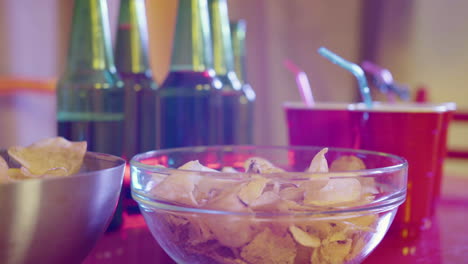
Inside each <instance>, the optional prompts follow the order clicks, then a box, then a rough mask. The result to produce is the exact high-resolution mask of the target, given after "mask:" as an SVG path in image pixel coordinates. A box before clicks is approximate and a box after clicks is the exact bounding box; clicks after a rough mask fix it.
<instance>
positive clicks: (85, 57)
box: [57, 0, 124, 229]
mask: <svg viewBox="0 0 468 264" xmlns="http://www.w3.org/2000/svg"><path fill="white" fill-rule="evenodd" d="M57 121H58V135H59V136H62V137H65V138H67V139H69V140H74V141H81V140H86V141H87V142H88V150H89V151H95V152H102V153H108V154H112V155H116V156H122V146H123V144H122V142H123V139H124V138H123V123H124V89H123V83H122V81H121V80H120V78H119V76H118V74H117V72H116V69H115V65H114V58H113V54H112V46H111V39H110V29H109V19H108V11H107V2H106V0H76V1H75V6H74V9H73V18H72V30H71V39H70V43H69V49H68V61H67V64H66V66H65V71H64V73H63V74H62V75H61V76H60V78H59V81H58V84H57ZM120 209H121V207H120V206H118V208H117V211H116V213H115V216H114V219H113V221H112V222H111V225H110V227H109V228H110V229H114V228H116V227H118V226H120V224H121V223H122V215H121V211H120Z"/></svg>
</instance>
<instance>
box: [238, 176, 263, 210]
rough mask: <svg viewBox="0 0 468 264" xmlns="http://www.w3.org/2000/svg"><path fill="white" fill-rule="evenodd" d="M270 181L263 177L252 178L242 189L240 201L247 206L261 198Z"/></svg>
mask: <svg viewBox="0 0 468 264" xmlns="http://www.w3.org/2000/svg"><path fill="white" fill-rule="evenodd" d="M268 181H269V180H268V179H267V178H264V177H261V176H254V177H252V179H251V180H250V181H249V182H248V183H247V184H245V185H244V186H242V188H241V189H240V191H239V193H238V197H239V199H240V200H241V201H242V202H243V203H245V204H246V205H249V204H251V203H252V202H253V201H255V200H256V199H258V197H260V195H261V194H262V192H263V189H264V188H265V186H266V184H267V183H268Z"/></svg>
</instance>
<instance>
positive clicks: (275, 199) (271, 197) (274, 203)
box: [250, 191, 281, 212]
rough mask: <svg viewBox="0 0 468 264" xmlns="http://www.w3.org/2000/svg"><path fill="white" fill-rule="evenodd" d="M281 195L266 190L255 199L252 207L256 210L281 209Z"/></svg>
mask: <svg viewBox="0 0 468 264" xmlns="http://www.w3.org/2000/svg"><path fill="white" fill-rule="evenodd" d="M280 200H281V197H279V195H278V194H276V193H275V192H272V191H268V192H264V193H263V194H262V195H261V196H260V197H258V198H257V199H256V200H254V201H253V202H252V203H251V204H250V207H251V208H252V209H254V210H255V211H273V212H274V211H279V207H278V206H279V205H280V204H279V202H280Z"/></svg>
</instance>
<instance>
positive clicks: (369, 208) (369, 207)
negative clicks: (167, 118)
mask: <svg viewBox="0 0 468 264" xmlns="http://www.w3.org/2000/svg"><path fill="white" fill-rule="evenodd" d="M223 148H227V149H230V150H233V149H236V148H242V149H269V148H270V149H271V148H275V149H284V150H288V149H296V150H316V151H317V152H318V151H320V150H321V149H322V148H323V147H319V146H259V145H236V146H229V145H218V146H197V147H181V148H172V149H161V150H153V151H148V152H144V153H141V154H137V155H135V156H134V157H133V158H132V160H131V161H130V165H131V192H132V197H133V199H134V200H136V201H137V203H138V204H140V206H142V207H144V208H145V207H146V208H149V209H150V210H153V211H168V212H180V213H195V214H211V215H231V216H239V217H241V216H250V217H252V216H253V217H256V218H271V217H275V218H276V217H312V216H315V217H316V218H314V219H316V220H321V219H324V218H328V217H332V218H333V219H336V217H337V216H336V215H337V214H338V215H344V214H347V213H352V214H353V217H354V216H361V215H366V214H375V213H379V212H385V211H389V210H392V209H394V208H396V207H398V206H399V205H401V204H402V203H403V202H404V201H405V199H406V187H405V188H402V189H398V190H395V191H394V192H392V193H391V194H390V195H389V196H387V197H385V198H383V199H378V200H375V201H373V202H371V203H368V204H364V205H358V206H356V205H353V206H345V207H343V205H341V206H340V205H338V206H337V207H327V206H324V207H323V208H318V209H317V210H311V211H305V212H303V211H298V212H295V211H289V212H261V211H260V212H235V211H230V210H219V209H205V208H197V207H191V206H188V205H182V204H174V203H172V202H171V201H168V200H159V199H154V198H153V197H149V196H148V195H147V194H146V192H145V191H140V190H136V189H135V188H134V172H133V169H134V168H137V169H143V170H146V172H150V173H157V174H166V173H167V174H170V173H172V172H184V173H196V174H198V175H202V176H209V177H215V178H219V179H223V180H245V177H239V175H243V174H244V175H246V174H248V175H268V178H269V179H275V178H274V177H272V175H277V176H280V175H284V174H285V173H287V174H288V175H290V174H293V175H299V176H306V175H308V176H309V177H299V178H292V179H290V178H286V179H287V180H294V181H300V180H310V175H311V174H313V175H314V177H315V176H316V175H319V176H320V175H323V176H327V177H328V176H330V177H329V179H332V178H357V177H362V176H372V175H375V174H382V173H386V172H395V171H399V170H404V169H407V167H408V163H407V161H406V160H405V159H404V158H403V157H400V156H396V155H393V154H387V153H382V152H376V151H368V150H354V149H348V148H334V147H331V148H328V149H329V150H333V151H343V152H346V153H360V154H370V155H375V156H380V157H389V158H392V159H395V160H397V161H399V164H397V165H392V166H388V167H382V168H375V169H367V170H355V171H349V172H333V176H331V175H330V173H307V172H280V173H263V174H262V173H257V174H252V173H241V172H240V173H238V172H231V173H229V172H227V173H224V172H200V171H193V170H178V169H171V168H166V167H158V166H155V165H147V164H143V163H141V162H139V160H140V159H145V158H149V157H153V156H154V155H155V153H157V154H165V153H177V152H184V151H188V150H190V151H194V150H200V151H203V150H208V149H211V150H213V151H215V150H222V149H223ZM359 173H361V174H363V175H360V174H359ZM219 175H228V176H231V177H222V178H221V177H219ZM236 175H237V176H236ZM337 175H338V176H337ZM406 175H407V174H406ZM279 179H285V178H284V177H281V178H279ZM366 212H367V213H366Z"/></svg>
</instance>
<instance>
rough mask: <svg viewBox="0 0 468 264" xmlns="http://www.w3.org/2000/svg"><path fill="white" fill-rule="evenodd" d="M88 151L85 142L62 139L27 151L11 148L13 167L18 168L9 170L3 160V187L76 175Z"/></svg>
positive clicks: (46, 141)
mask: <svg viewBox="0 0 468 264" xmlns="http://www.w3.org/2000/svg"><path fill="white" fill-rule="evenodd" d="M86 147H87V144H86V142H85V141H82V142H71V141H68V140H66V139H64V138H62V137H56V138H48V139H43V140H40V141H38V142H36V143H33V144H31V145H30V146H28V147H21V146H14V147H10V148H9V149H8V156H9V158H10V159H11V160H12V161H11V162H10V163H15V165H17V166H14V167H15V168H9V166H8V164H7V162H6V161H5V159H3V158H2V157H1V156H0V183H8V182H15V181H20V180H28V179H37V178H45V177H60V176H69V175H72V174H75V173H77V172H78V171H79V170H80V168H81V165H82V164H83V159H84V156H85V154H86Z"/></svg>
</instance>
